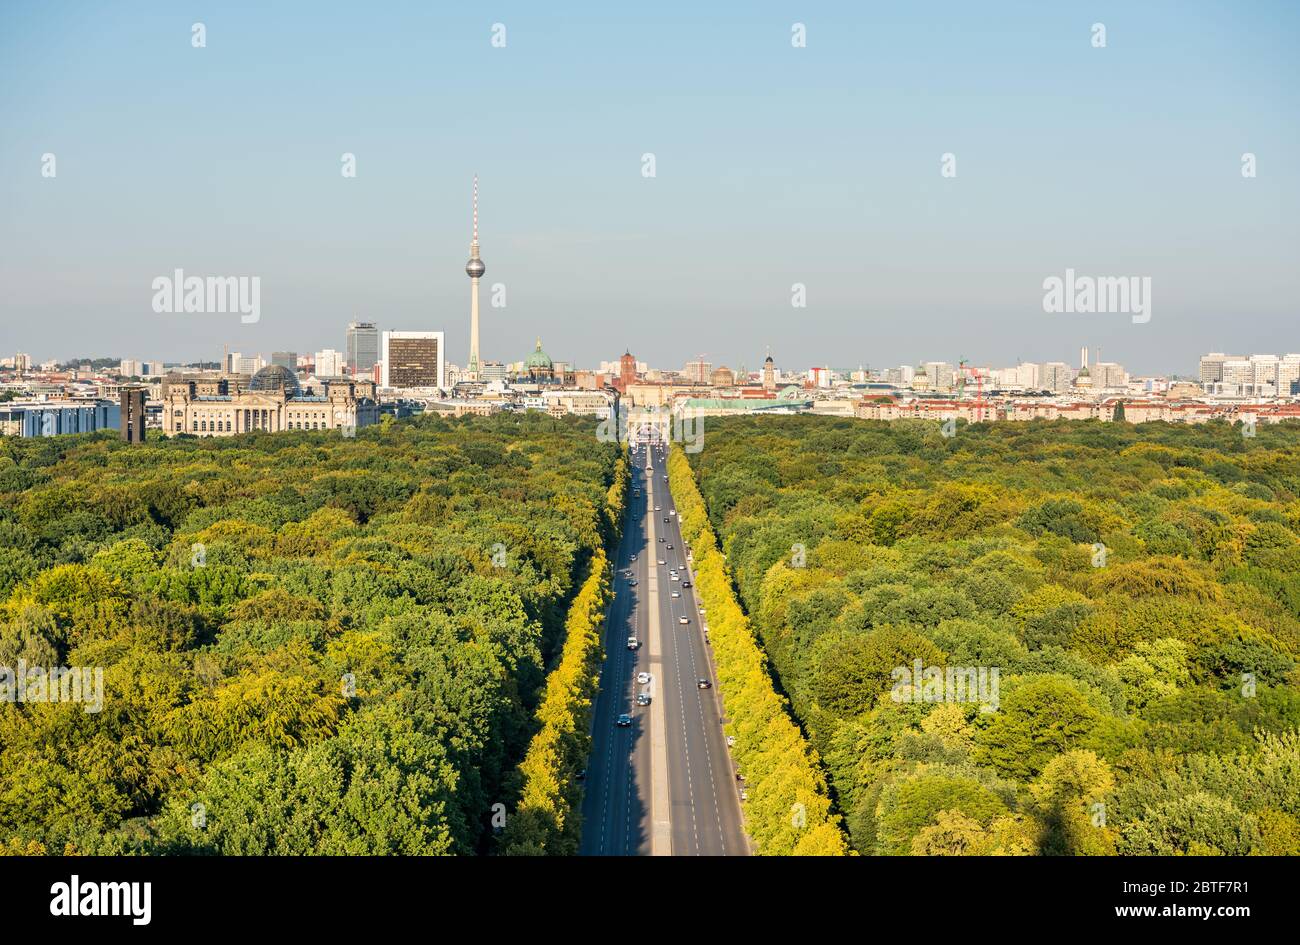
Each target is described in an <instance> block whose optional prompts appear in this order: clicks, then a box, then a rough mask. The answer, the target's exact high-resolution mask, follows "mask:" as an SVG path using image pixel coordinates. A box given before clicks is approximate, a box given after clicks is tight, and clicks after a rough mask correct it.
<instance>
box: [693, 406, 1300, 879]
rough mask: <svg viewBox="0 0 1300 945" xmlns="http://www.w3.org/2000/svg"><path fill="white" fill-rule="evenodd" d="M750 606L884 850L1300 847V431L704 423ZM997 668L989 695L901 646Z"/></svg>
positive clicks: (710, 464)
mask: <svg viewBox="0 0 1300 945" xmlns="http://www.w3.org/2000/svg"><path fill="white" fill-rule="evenodd" d="M691 461H692V463H693V465H694V467H695V472H696V476H697V478H698V481H699V484H700V489H701V492H702V494H703V496H704V499H705V501H706V503H707V509H708V516H709V519H710V523H711V525H712V527H713V529H714V531H716V533H717V534H718V536H719V537H720V539H721V542H722V546H723V550H724V552H725V554H726V556H727V565H728V568H729V570H730V573H731V575H732V578H733V579H734V581H735V584H736V587H737V590H738V592H739V596H740V600H741V602H742V603H743V605H744V607H745V609H746V611H747V612H748V614H749V616H750V619H751V621H752V623H753V625H754V627H755V628H756V630H757V633H758V636H759V638H760V639H761V641H762V643H763V645H764V647H765V649H766V652H767V654H768V656H769V658H770V661H771V666H772V669H773V671H774V675H775V678H776V680H777V682H778V684H779V686H780V687H781V689H782V691H783V692H784V693H785V695H786V696H788V698H789V699H790V702H791V706H792V709H793V711H794V713H795V716H796V717H797V719H798V720H799V722H800V724H801V725H802V726H803V728H804V730H805V732H806V733H807V735H808V737H809V739H810V740H811V742H812V745H813V746H814V748H815V750H816V755H817V756H818V758H819V761H820V763H821V764H822V765H823V766H824V769H825V771H826V773H827V776H828V779H829V784H830V788H831V791H832V798H833V800H834V802H835V804H836V805H837V807H838V809H839V810H840V811H842V813H843V815H844V820H845V823H846V825H847V828H848V831H849V835H850V838H851V842H852V845H853V847H854V848H855V849H856V850H858V851H860V852H862V853H866V854H890V855H895V854H903V855H907V854H913V855H926V854H1012V855H1019V854H1139V855H1140V854H1180V853H1185V854H1227V855H1242V854H1292V855H1294V854H1300V671H1298V670H1297V662H1296V660H1297V656H1298V655H1300V428H1297V427H1296V426H1294V425H1290V426H1263V425H1261V426H1260V427H1259V428H1258V433H1257V435H1256V436H1254V437H1247V436H1244V435H1243V432H1242V430H1241V428H1239V427H1234V426H1230V425H1227V424H1223V423H1214V424H1207V425H1204V426H1197V427H1191V426H1169V425H1163V424H1143V425H1141V426H1133V425H1129V424H1125V423H1104V424H1103V423H1091V422H1090V423H1079V422H1069V421H1061V422H1057V423H1045V422H1036V423H1015V424H997V425H979V426H967V425H964V424H963V425H959V426H958V428H957V434H956V436H954V437H951V438H945V437H944V436H942V435H941V433H940V430H939V428H938V425H937V424H924V423H907V422H900V423H895V424H886V423H877V422H864V421H845V420H835V419H820V418H807V417H799V418H777V417H765V418H750V419H734V420H732V419H728V420H719V421H710V425H709V427H708V430H707V431H706V438H705V449H704V450H703V452H701V453H699V454H697V455H696V456H693V457H692V458H691ZM916 660H920V661H922V663H923V664H924V665H925V666H927V667H931V666H937V667H984V668H986V669H987V668H992V667H996V668H998V670H999V674H1000V675H999V680H1000V685H999V692H998V700H997V705H996V708H995V709H992V710H983V709H982V707H981V705H980V704H979V702H978V701H976V700H967V701H952V700H946V701H945V700H936V701H927V700H925V699H913V700H911V701H908V700H906V699H903V698H899V697H898V695H897V693H898V690H897V680H898V676H897V675H896V673H895V671H896V670H897V669H898V668H899V667H911V666H913V665H915V661H916Z"/></svg>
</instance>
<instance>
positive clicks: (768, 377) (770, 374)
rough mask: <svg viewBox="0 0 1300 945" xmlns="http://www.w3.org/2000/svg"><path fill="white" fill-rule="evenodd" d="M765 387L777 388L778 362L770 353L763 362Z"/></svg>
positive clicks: (768, 388)
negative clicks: (773, 359) (775, 361)
mask: <svg viewBox="0 0 1300 945" xmlns="http://www.w3.org/2000/svg"><path fill="white" fill-rule="evenodd" d="M763 389H764V390H776V364H775V363H774V362H773V361H772V356H771V355H770V354H769V355H768V356H767V359H766V360H765V361H764V362H763Z"/></svg>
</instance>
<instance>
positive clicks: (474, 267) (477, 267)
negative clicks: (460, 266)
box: [465, 259, 487, 279]
mask: <svg viewBox="0 0 1300 945" xmlns="http://www.w3.org/2000/svg"><path fill="white" fill-rule="evenodd" d="M486 271H487V267H486V266H484V265H483V260H481V259H471V260H470V261H469V262H467V263H465V275H467V276H469V277H470V278H471V279H477V278H479V277H480V276H482V275H483V273H484V272H486Z"/></svg>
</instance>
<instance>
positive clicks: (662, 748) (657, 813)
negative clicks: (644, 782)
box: [645, 472, 673, 856]
mask: <svg viewBox="0 0 1300 945" xmlns="http://www.w3.org/2000/svg"><path fill="white" fill-rule="evenodd" d="M654 477H655V474H654V473H653V472H652V473H651V474H650V476H649V477H648V478H649V483H648V484H647V488H646V496H645V499H646V503H645V507H646V519H647V520H648V521H649V523H650V529H649V531H648V532H647V535H646V551H645V553H646V554H647V555H654V557H653V558H650V559H649V560H647V561H646V571H647V576H646V605H647V610H648V613H647V618H646V619H647V621H648V625H649V631H648V633H647V636H648V637H649V648H650V666H651V668H652V672H654V673H655V675H656V676H660V677H662V676H663V656H662V651H661V649H660V638H659V629H660V628H659V567H658V565H657V564H655V563H654V562H656V561H658V558H659V554H658V544H659V543H658V541H657V540H656V539H657V536H656V534H655V521H654V495H655V489H656V483H655V480H654ZM650 780H651V785H652V786H651V789H650V810H651V815H650V816H651V822H652V829H651V833H650V855H651V856H672V853H673V824H672V803H671V801H670V799H669V796H668V721H667V718H666V716H665V711H664V703H663V695H662V693H656V694H655V698H654V699H652V700H651V702H650Z"/></svg>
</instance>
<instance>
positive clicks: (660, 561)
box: [659, 558, 668, 564]
mask: <svg viewBox="0 0 1300 945" xmlns="http://www.w3.org/2000/svg"><path fill="white" fill-rule="evenodd" d="M659 563H660V564H667V563H668V562H667V561H665V560H664V559H663V558H660V559H659Z"/></svg>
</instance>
